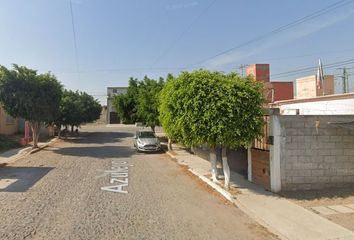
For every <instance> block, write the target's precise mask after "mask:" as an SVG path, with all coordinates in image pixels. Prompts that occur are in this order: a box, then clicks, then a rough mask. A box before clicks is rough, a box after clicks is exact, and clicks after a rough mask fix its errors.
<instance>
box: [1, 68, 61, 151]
mask: <svg viewBox="0 0 354 240" xmlns="http://www.w3.org/2000/svg"><path fill="white" fill-rule="evenodd" d="M61 95H62V85H61V84H60V83H59V82H58V80H57V79H56V77H55V76H54V75H52V74H50V73H45V74H37V71H35V70H32V69H29V68H26V67H23V66H21V67H20V66H18V65H16V64H14V65H13V70H9V69H7V68H6V67H4V66H0V101H1V102H2V104H3V106H4V109H5V111H6V112H7V113H8V114H10V115H11V116H13V117H21V118H23V119H25V120H27V121H29V122H30V125H31V128H32V133H33V148H37V147H38V138H39V131H40V127H41V125H42V124H44V123H51V122H53V121H54V120H55V119H56V118H57V117H58V114H59V105H60V99H61Z"/></svg>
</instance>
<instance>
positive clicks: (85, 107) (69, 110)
mask: <svg viewBox="0 0 354 240" xmlns="http://www.w3.org/2000/svg"><path fill="white" fill-rule="evenodd" d="M101 110H102V107H101V105H100V104H99V103H98V101H97V100H95V99H94V98H93V97H92V96H90V95H88V94H87V93H85V92H78V91H76V92H73V91H71V90H65V91H64V93H63V97H62V99H61V103H60V117H59V118H58V119H57V120H56V124H57V125H70V126H80V125H81V124H83V123H91V122H94V121H95V120H97V119H99V118H100V115H101Z"/></svg>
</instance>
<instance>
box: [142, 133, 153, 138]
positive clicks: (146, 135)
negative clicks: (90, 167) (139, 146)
mask: <svg viewBox="0 0 354 240" xmlns="http://www.w3.org/2000/svg"><path fill="white" fill-rule="evenodd" d="M139 137H140V138H155V137H156V136H155V134H154V133H153V132H140V134H139Z"/></svg>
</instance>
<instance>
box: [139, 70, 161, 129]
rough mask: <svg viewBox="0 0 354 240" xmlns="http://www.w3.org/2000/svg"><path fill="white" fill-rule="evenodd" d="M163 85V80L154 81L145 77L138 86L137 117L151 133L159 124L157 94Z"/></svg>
mask: <svg viewBox="0 0 354 240" xmlns="http://www.w3.org/2000/svg"><path fill="white" fill-rule="evenodd" d="M163 85H164V80H163V78H160V79H159V81H156V80H154V79H150V78H148V77H147V76H145V77H144V80H143V81H141V82H139V85H138V88H139V94H138V101H137V103H138V104H137V115H138V117H139V119H141V120H142V121H143V122H144V123H145V125H147V126H149V127H151V129H152V130H153V131H155V126H157V125H159V124H160V121H159V111H158V108H159V94H160V91H161V89H162V87H163Z"/></svg>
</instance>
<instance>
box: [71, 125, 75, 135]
mask: <svg viewBox="0 0 354 240" xmlns="http://www.w3.org/2000/svg"><path fill="white" fill-rule="evenodd" d="M73 133H74V125H71V134H73Z"/></svg>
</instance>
